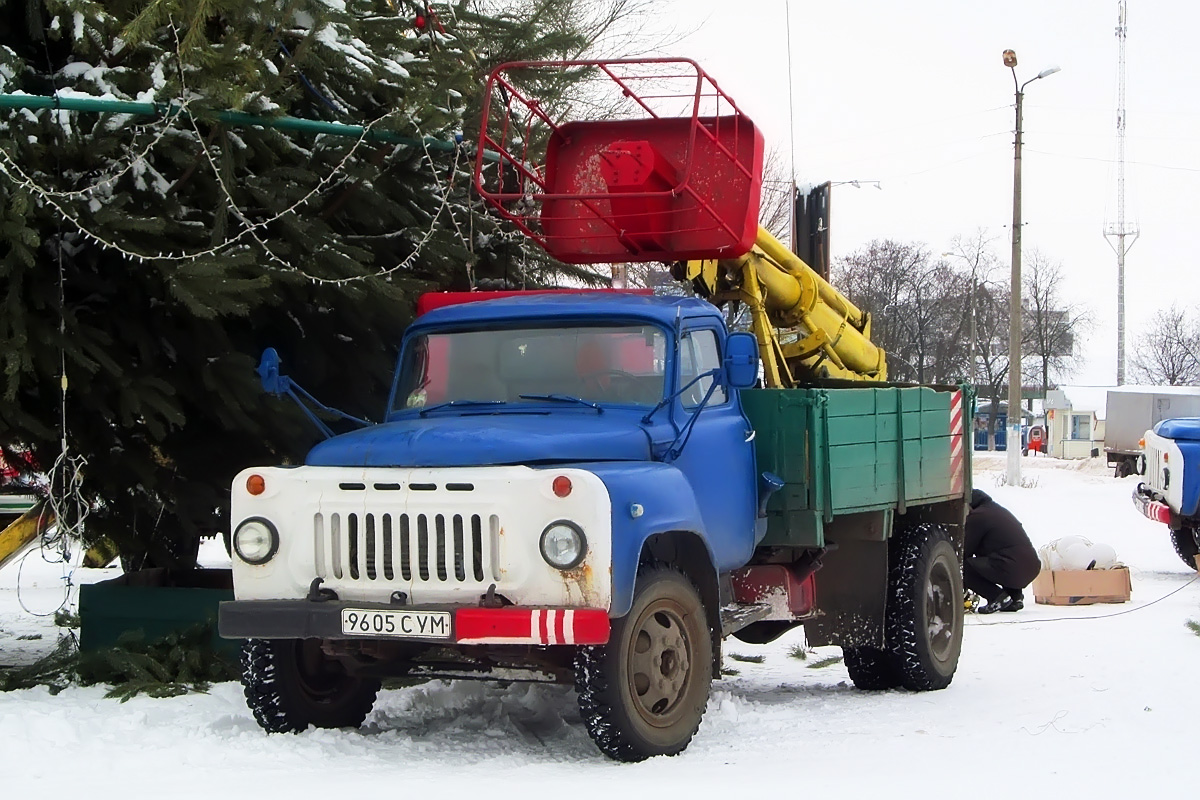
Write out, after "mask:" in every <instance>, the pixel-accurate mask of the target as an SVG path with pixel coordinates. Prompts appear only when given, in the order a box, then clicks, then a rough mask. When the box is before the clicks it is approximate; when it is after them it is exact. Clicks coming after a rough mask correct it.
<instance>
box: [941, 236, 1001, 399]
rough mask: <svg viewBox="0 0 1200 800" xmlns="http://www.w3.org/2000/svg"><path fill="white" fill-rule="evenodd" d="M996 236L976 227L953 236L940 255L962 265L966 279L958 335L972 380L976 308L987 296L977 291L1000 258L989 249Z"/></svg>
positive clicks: (975, 357) (975, 360) (975, 367)
mask: <svg viewBox="0 0 1200 800" xmlns="http://www.w3.org/2000/svg"><path fill="white" fill-rule="evenodd" d="M998 238H999V237H998V236H992V235H990V234H989V233H988V231H987V229H986V228H978V229H976V231H975V232H974V233H973V234H971V235H970V236H962V235H960V236H955V237H954V238H953V239H952V240H951V241H950V249H949V250H948V251H947V252H945V253H942V256H943V257H946V258H950V259H951V260H952V262H953V264H954V265H955V266H956V267H960V268H962V270H963V275H964V277H965V278H966V279H967V286H966V289H965V290H964V291H963V292H962V297H963V301H964V302H963V306H962V308H961V312H960V313H961V314H962V316H963V320H964V325H963V330H962V331H961V333H960V336H959V338H960V339H961V340H965V341H966V343H967V347H966V351H967V353H966V369H965V370H964V374H965V375H966V376H967V379H968V380H969V381H970V382H971V383H975V380H976V377H977V375H978V367H979V361H978V357H979V331H978V327H979V326H978V325H977V321H976V311H977V310H978V308H979V304H980V303H981V302H985V301H986V300H987V299H988V298H986V297H981V296H980V293H981V292H982V291H984V289H983V287H984V286H986V285H988V283H989V282H990V280H991V277H992V273H993V272H994V271H995V269H996V268H997V266H998V265H999V259H998V258H997V257H996V254H995V252H994V251H993V250H992V242H994V241H996V239H998Z"/></svg>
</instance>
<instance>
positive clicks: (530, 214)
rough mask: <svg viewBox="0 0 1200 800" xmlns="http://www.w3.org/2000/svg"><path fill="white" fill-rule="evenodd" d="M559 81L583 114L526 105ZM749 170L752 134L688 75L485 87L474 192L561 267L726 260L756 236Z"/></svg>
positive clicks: (758, 153) (611, 69)
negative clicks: (576, 95) (577, 95)
mask: <svg viewBox="0 0 1200 800" xmlns="http://www.w3.org/2000/svg"><path fill="white" fill-rule="evenodd" d="M568 78H569V80H570V81H571V83H572V84H573V86H574V88H575V89H576V90H579V89H580V88H581V87H582V94H583V96H584V98H585V99H584V100H583V101H579V100H577V101H576V103H575V108H587V109H590V110H589V111H588V112H586V113H573V109H567V110H562V109H560V108H558V107H557V106H554V107H551V106H550V105H549V104H548V103H546V102H543V101H541V100H539V99H538V98H537V97H536V96H535V93H536V92H537V91H539V90H540V91H544V92H552V91H553V89H554V87H555V86H559V85H563V84H564V83H565V82H566V81H565V80H564V79H568ZM559 116H561V117H564V118H570V117H580V118H575V119H565V120H564V121H558V120H556V117H559ZM589 117H591V118H589ZM486 151H492V152H494V153H497V154H498V155H499V158H498V159H495V160H488V159H485V158H484V154H485V152H486ZM762 162H763V139H762V134H761V133H760V132H759V131H758V129H757V128H756V127H755V126H754V123H753V122H751V121H750V119H749V117H747V116H746V115H745V114H744V113H742V111H741V110H740V109H739V108H738V107H737V105H736V104H735V103H734V102H733V100H732V99H730V97H729V96H728V95H726V94H725V93H724V92H722V91H721V89H720V88H719V87H718V86H717V84H716V82H715V81H713V80H712V78H711V77H709V76H708V75H707V74H706V73H705V72H704V71H703V70H702V69H701V68H700V66H699V65H698V64H696V62H694V61H691V60H688V59H648V60H625V61H556V62H516V63H510V64H504V65H502V66H500V67H497V68H496V70H495V71H493V72H492V74H491V76H490V77H489V79H488V84H487V93H486V98H485V101H484V107H483V123H482V125H481V130H480V138H479V155H478V157H477V159H476V162H475V186H476V189H477V190H478V192H479V194H480V195H481V196H482V197H483V198H484V200H486V201H487V202H488V203H489V204H490V205H492V206H493V207H494V208H495V209H496V210H497V211H498V212H499V213H500V214H501V215H503V216H504V217H506V218H507V219H509V220H511V221H512V222H514V223H515V224H516V225H517V226H518V227H519V228H520V229H521V230H522V231H523V232H524V233H525V234H526V235H528V236H529V237H531V238H532V239H534V240H535V241H537V242H538V243H539V244H541V245H542V246H543V247H544V248H545V249H546V251H547V252H549V253H550V254H551V255H552V256H554V257H555V258H557V259H559V260H561V261H564V262H567V263H572V264H591V263H601V262H628V261H681V260H687V259H701V258H733V257H736V256H740V255H742V254H744V253H746V252H747V251H749V249H750V247H751V246H752V245H753V243H754V239H755V236H756V235H757V232H758V211H759V196H760V193H761V188H762Z"/></svg>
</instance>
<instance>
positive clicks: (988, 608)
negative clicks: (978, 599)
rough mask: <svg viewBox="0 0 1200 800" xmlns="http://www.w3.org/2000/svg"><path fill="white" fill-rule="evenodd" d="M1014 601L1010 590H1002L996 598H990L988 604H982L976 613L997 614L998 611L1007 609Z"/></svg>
mask: <svg viewBox="0 0 1200 800" xmlns="http://www.w3.org/2000/svg"><path fill="white" fill-rule="evenodd" d="M1012 602H1013V599H1012V596H1011V595H1009V593H1008V592H1000V594H998V595H996V597H995V599H994V600H989V601H988V604H987V605H985V606H981V607H980V608H979V609H978V610H977V611H976V612H975V613H976V614H995V613H996V612H997V611H1007V610H1008V609H1007V608H1006V606H1011V605H1012Z"/></svg>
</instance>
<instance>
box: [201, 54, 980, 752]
mask: <svg viewBox="0 0 1200 800" xmlns="http://www.w3.org/2000/svg"><path fill="white" fill-rule="evenodd" d="M654 64H655V65H656V66H661V64H662V62H658V61H656V62H654ZM533 66H537V65H528V64H522V65H516V67H517V69H519V70H520V71H521V73H522V76H523V77H522V79H521V80H518V81H515V82H507V81H506V79H505V78H503V76H502V73H503V71H504V68H498V69H497V71H496V72H495V73H493V76H492V79H491V80H492V83H495V84H502V85H499V89H498V90H497V91H495V92H491V93H490V94H489V97H495V98H499V102H501V103H505V104H512V103H518V102H524V103H526V106H527V107H526V108H525V109H523V110H522V109H516V110H514V109H512V108H508V109H505V110H504V112H503V113H493V112H492V111H489V110H488V108H486V107H485V109H484V111H483V115H482V116H483V118H484V120H485V125H486V124H492V123H496V124H499V130H498V131H496V132H495V133H494V135H491V134H487V133H486V132H485V134H483V135H481V137H480V141H481V142H487V146H488V147H494V148H497V149H498V150H499V151H500V153H499V156H498V157H499V159H500V163H501V164H502V167H497V168H495V169H493V168H492V167H485V159H484V158H483V156H482V154H481V155H480V157H479V159H478V161H477V166H476V188H477V190H478V191H479V193H480V196H482V197H483V198H484V199H485V200H487V201H488V202H489V203H491V204H492V205H493V207H494V208H495V209H496V210H497V213H499V214H501V215H502V216H504V217H506V218H507V219H508V220H510V221H511V222H513V224H515V225H516V226H517V227H518V228H520V229H521V230H523V231H525V232H526V233H527V234H528V235H529V236H531V237H533V238H534V239H535V240H537V241H538V242H539V243H540V244H542V246H544V247H545V248H546V249H547V250H548V251H549V252H550V253H551V254H552V255H554V256H555V257H557V258H560V259H562V260H569V261H572V263H597V262H601V261H606V262H612V261H620V260H623V259H624V260H629V261H639V260H640V261H660V262H664V263H668V264H673V267H672V276H673V277H675V278H676V279H677V280H679V281H681V282H685V281H686V282H687V283H688V284H689V285H690V286H691V287H692V289H693V290H694V291H695V292H696V294H697V295H698V296H697V297H689V298H678V297H675V298H672V297H654V296H646V295H645V294H638V293H633V294H627V293H603V292H601V293H570V292H567V293H548V294H535V293H516V296H510V297H497V298H495V299H490V300H488V299H483V298H484V297H486V293H464V294H462V295H459V296H455V297H449V298H446V297H443V298H441V301H439V303H431V305H438V304H440V305H442V306H443V307H440V308H434V309H433V310H428V311H427V313H424V314H422V315H420V316H419V317H418V318H417V320H416V321H415V322H414V323H413V324H412V325H411V326H410V327H409V329H408V331H407V332H406V333H405V336H404V340H403V342H402V346H401V352H400V356H399V363H398V368H397V371H396V377H395V381H394V384H393V387H392V391H391V396H390V398H389V399H388V401H387V406H386V410H385V413H384V416H383V422H381V423H379V424H375V425H368V424H366V423H361V429H360V430H355V431H352V432H350V433H345V434H342V435H340V436H334V435H332V431H330V430H329V429H328V428H327V427H325V423H324V421H323V419H321V418H320V417H318V416H317V415H315V414H314V415H313V417H312V418H313V421H314V422H315V423H316V424H317V425H318V426H319V427H322V428H323V430H325V432H326V433H327V435H328V437H329V438H328V439H327V440H326V441H324V442H322V443H321V444H318V445H317V446H316V447H314V448H313V449H312V450H311V451H310V452H309V453H308V456H307V458H306V460H305V463H304V465H303V466H298V467H252V468H250V469H247V470H245V471H243V472H242V473H241V474H240V475H238V476H237V478H236V479H235V481H234V485H233V492H232V504H231V508H232V518H233V519H232V522H233V530H232V534H231V540H232V544H233V549H234V565H233V579H234V595H235V598H236V599H235V600H233V601H232V602H228V603H224V604H222V606H221V611H220V620H219V627H220V633H221V635H222V636H225V637H228V638H240V639H244V640H245V641H244V644H243V648H242V653H243V684H244V686H245V694H246V698H247V702H248V704H249V705H250V708H251V709H252V710H253V712H254V716H255V718H256V719H257V720H258V722H259V724H260V725H261V726H262V727H263V728H265V729H266V730H268V731H272V732H284V731H298V730H304V729H305V728H307V727H308V726H310V725H315V726H317V727H345V726H357V725H359V724H360V723H362V722H363V720H364V719H365V717H366V715H367V714H368V713H369V711H370V709H371V707H372V704H373V703H374V701H375V698H376V694H377V692H378V691H379V688H380V685H381V683H380V682H381V680H382V679H383V678H385V677H390V676H397V675H408V676H442V677H494V678H500V679H511V678H512V677H514V675H516V676H521V677H525V678H533V679H539V680H547V681H559V682H564V683H573V684H574V685H575V687H576V689H577V691H578V695H579V708H580V714H581V716H582V719H583V721H584V724H585V725H586V727H587V730H588V732H589V734H590V735H591V737H592V739H593V741H595V743H596V745H597V746H598V747H599V748H600V750H601V751H602V752H604V753H605V754H606V755H608V756H610V757H612V758H614V759H618V760H622V761H639V760H642V759H645V758H648V757H651V756H656V755H674V754H676V753H679V752H681V751H682V750H683V749H684V748H685V747H686V746H687V745H688V743H689V742H690V741H691V739H692V736H693V735H694V734H695V732H696V730H697V728H698V727H699V725H700V721H701V718H702V717H703V714H704V709H705V707H706V705H707V702H708V697H709V691H710V686H711V683H712V681H713V680H714V679H716V678H719V677H720V674H721V646H722V641H723V640H724V638H725V637H727V636H730V635H732V636H736V637H738V638H739V639H741V640H742V641H745V642H751V643H765V642H769V641H772V640H773V639H775V638H777V637H779V636H781V635H783V634H784V633H786V632H787V631H789V630H791V629H793V628H795V627H797V626H800V625H803V626H804V628H805V635H806V640H807V641H808V643H809V644H811V645H824V644H832V645H839V646H841V647H842V650H843V654H844V657H845V663H846V667H847V669H848V671H849V673H850V677H851V679H852V680H853V681H854V683H855V685H857V686H859V687H860V688H864V689H887V688H897V687H904V688H907V689H910V690H932V689H941V688H944V687H945V686H947V685H949V683H950V681H951V680H952V679H953V676H954V672H955V670H956V668H957V664H958V657H959V652H960V649H961V644H962V629H963V603H962V598H963V591H962V580H961V568H960V565H959V561H958V556H957V550H956V545H958V546H959V548H961V542H962V529H963V523H964V521H965V516H966V498H967V497H968V496H969V495H970V491H971V487H970V453H971V449H970V446H969V441H968V436H967V434H966V433H965V432H964V420H965V419H966V418H967V417H966V414H965V413H964V410H965V409H967V408H969V407H970V393H969V391H966V392H964V391H963V387H960V386H898V385H894V384H889V383H887V382H886V375H887V369H886V358H885V355H884V353H883V352H882V351H881V350H880V349H879V348H877V347H875V346H874V345H873V344H872V343H871V341H870V315H869V314H865V313H863V312H862V311H861V310H859V309H857V308H856V307H854V305H853V304H851V303H850V302H849V301H848V300H847V299H846V298H845V297H843V296H842V295H841V294H840V293H838V292H837V291H836V290H835V289H834V288H833V287H832V286H830V285H829V284H828V283H827V282H825V281H824V280H823V279H822V278H821V277H820V275H819V274H818V273H817V272H816V271H815V270H813V269H811V268H810V267H809V266H808V265H807V264H805V263H804V262H803V261H802V260H800V259H799V258H798V257H796V256H795V255H793V254H792V253H791V252H789V251H788V250H787V248H786V247H784V246H783V245H781V244H780V243H779V242H778V241H777V240H776V239H775V238H774V237H772V236H771V235H770V234H769V233H768V232H766V231H765V230H763V229H761V228H759V227H758V225H757V222H756V219H757V208H758V196H757V192H758V190H759V181H760V180H761V161H762V137H761V134H758V133H757V131H756V129H755V128H754V126H753V123H751V122H750V121H749V120H748V119H746V118H745V117H744V115H742V114H741V113H740V112H736V106H735V105H733V104H732V102H731V101H728V98H725V99H724V100H723V105H722V108H732V109H734V111H735V112H736V113H733V114H731V115H730V116H728V117H721V118H719V119H714V118H708V117H701V116H699V113H700V112H699V109H700V108H701V107H702V104H701V102H700V100H701V96H700V93H701V87H703V86H704V85H705V81H707V80H708V79H707V77H706V76H704V75H703V73H702V71H701V70H699V68H698V66H696V65H695V64H694V62H688V61H685V60H678V61H672V62H671V63H670V64H669V65H668V67H669V69H668V72H669V73H670V74H671V75H676V77H678V76H679V75H682V76H684V77H685V78H687V79H686V80H684V81H683V86H684V87H685V89H684V91H685V93H686V99H687V100H688V102H687V103H684V104H675V108H686V109H690V110H691V114H692V116H691V118H690V119H689V118H687V117H682V118H671V117H669V116H664V115H660V114H655V113H648V115H647V117H646V118H645V119H642V120H637V119H622V120H616V121H611V122H610V121H604V120H602V121H599V122H598V123H596V122H586V123H585V122H578V123H576V122H572V123H567V124H564V125H561V126H558V127H557V128H556V129H554V130H550V131H545V130H539V131H534V132H533V133H529V131H528V130H527V129H526V126H525V123H522V124H521V125H519V126H518V125H509V124H508V122H507V121H508V120H512V119H523V120H524V119H528V120H530V123H529V124H530V125H531V126H533V125H552V123H551V122H550V120H549V117H548V116H547V115H546V114H545V112H544V111H539V110H538V105H537V103H536V102H535V101H529V100H527V99H526V98H524V96H523V94H522V91H523V89H522V87H524V86H529V85H536V83H537V82H536V81H533V82H531V81H529V80H527V73H528V70H529V69H531V68H532V67H533ZM546 66H548V67H549V68H550V69H554V70H559V69H561V68H563V67H564V66H576V67H579V68H581V69H594V68H597V67H598V65H597V64H596V63H595V62H583V63H579V64H571V63H568V64H551V65H546ZM602 66H603V67H604V71H605V74H607V75H610V76H613V79H614V81H616V82H617V84H618V86H617V90H618V91H619V93H620V94H621V96H622V97H629V96H631V95H633V94H634V93H635V92H636V90H637V87H638V86H646V85H648V84H646V83H644V82H642V83H639V82H638V80H637V79H636V76H634V77H630V78H629V79H628V80H626V79H624V78H621V77H620V75H622V74H623V71H627V70H629V69H631V68H635V67H636V66H637V64H636V63H635V62H609V63H606V64H604V65H602ZM689 71H692V72H694V75H695V76H694V77H688V73H689ZM649 85H651V86H653V87H654V92H653V96H649V97H642V98H641V99H640V100H639V102H640V103H641V105H640V106H639V108H644V109H646V110H647V111H649V109H650V104H653V103H656V102H658V101H659V99H660V98H662V97H663V96H665V95H664V92H666V90H665V89H662V88H661V83H659V82H655V83H652V84H649ZM711 86H712V91H714V92H715V91H719V90H717V89H716V87H715V84H711ZM693 93H694V95H693ZM706 96H707V95H706ZM518 130H520V131H521V133H520V136H521V139H522V141H520V142H517V143H516V144H515V145H514V144H513V142H511V141H510V140H506V137H511V136H513V135H514V132H516V131H518ZM526 137H527V138H526ZM529 141H543V142H547V143H548V144H547V147H549V148H552V149H551V151H549V152H548V153H547V154H546V155H545V156H544V163H545V164H546V168H545V170H542V169H541V168H538V169H530V168H529V166H528V165H529V164H530V163H532V162H531V159H532V158H534V156H533V155H531V154H530V152H529V148H528V147H527V146H526V143H527V142H529ZM481 153H482V151H481ZM514 153H515V154H514ZM689 170H691V172H689ZM489 175H490V176H491V177H492V178H493V179H494V185H491V187H490V189H489V186H488V185H485V184H486V183H487V178H488V176H489ZM538 208H540V209H541V211H540V216H539V217H537V218H536V219H535V218H534V216H531V214H533V213H534V212H532V211H531V209H534V210H536V209H538ZM456 301H457V302H456ZM730 302H737V303H739V304H740V303H744V304H745V305H746V308H747V309H748V310H749V312H750V318H751V320H752V327H753V329H754V333H752V334H751V333H739V332H731V331H730V330H728V329H727V327H726V324H725V315H724V314H723V313H722V310H721V306H723V305H726V304H728V303H730ZM259 373H260V376H261V377H262V379H263V385H264V387H265V388H266V389H267V390H268V391H271V392H274V393H276V394H289V395H291V396H293V397H294V398H296V399H298V400H303V401H305V402H307V403H309V404H313V403H314V401H313V400H312V398H311V397H309V396H307V395H306V394H304V393H303V391H302V390H300V389H299V388H298V387H296V386H295V385H294V384H293V383H292V382H291V381H290V380H289V379H288V378H286V377H285V376H283V375H281V374H280V364H279V358H278V356H276V355H275V354H274V353H273V351H269V352H268V353H267V354H265V355H264V358H263V362H262V364H261V365H260V369H259ZM760 376H761V377H760ZM760 381H761V382H762V383H763V385H764V386H765V387H767V388H761V389H759V388H754V387H755V385H756V384H757V383H759V382H760ZM354 422H356V424H357V423H358V421H354ZM818 569H819V570H820V575H821V580H820V581H817V580H816V577H815V576H816V573H817V571H818Z"/></svg>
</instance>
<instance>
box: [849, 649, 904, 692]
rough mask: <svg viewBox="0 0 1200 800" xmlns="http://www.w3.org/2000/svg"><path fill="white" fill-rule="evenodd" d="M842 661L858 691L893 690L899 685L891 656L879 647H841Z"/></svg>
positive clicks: (898, 678)
mask: <svg viewBox="0 0 1200 800" xmlns="http://www.w3.org/2000/svg"><path fill="white" fill-rule="evenodd" d="M842 661H843V662H844V663H845V664H846V671H847V672H849V673H850V680H852V681H854V686H855V687H856V688H858V689H866V690H868V691H874V690H878V689H895V688H896V687H897V686H899V685H900V675H899V673H898V672H897V671H896V668H895V665H894V663H893V659H892V654H891V653H889V652H888V651H887V650H883V649H882V648H879V647H843V648H842Z"/></svg>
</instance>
